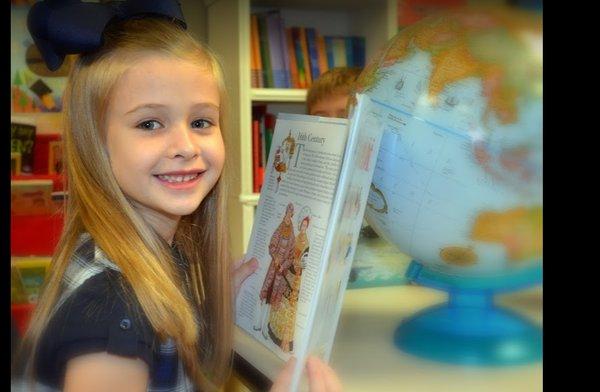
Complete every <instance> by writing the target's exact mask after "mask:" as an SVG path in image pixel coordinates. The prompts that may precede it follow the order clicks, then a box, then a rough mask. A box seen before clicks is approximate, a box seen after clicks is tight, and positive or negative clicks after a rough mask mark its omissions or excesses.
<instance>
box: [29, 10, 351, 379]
mask: <svg viewBox="0 0 600 392" xmlns="http://www.w3.org/2000/svg"><path fill="white" fill-rule="evenodd" d="M63 111H64V116H65V126H64V133H63V140H64V148H65V170H66V175H67V178H68V200H67V204H66V211H65V226H64V231H63V234H62V237H61V239H60V242H59V244H58V246H57V250H56V252H55V255H54V257H53V260H52V267H51V271H50V274H49V276H48V278H47V283H46V287H45V288H44V292H43V294H42V295H41V296H40V301H39V303H38V305H37V308H36V312H35V315H34V317H33V319H32V321H31V325H30V328H29V330H28V332H27V335H26V337H25V346H24V351H23V353H24V356H23V358H25V359H26V361H25V363H26V364H25V367H26V369H25V370H26V376H27V377H26V379H33V380H35V384H31V385H32V386H33V385H36V386H37V389H35V390H47V389H44V388H47V387H49V388H52V389H61V390H65V391H91V390H93V391H105V390H109V391H142V390H165V391H193V390H215V389H218V388H220V387H221V386H222V385H223V384H224V382H225V381H226V379H227V378H228V376H229V370H230V366H231V358H232V329H233V300H234V299H233V298H232V297H233V287H232V286H233V285H232V281H233V280H235V281H236V285H239V282H241V281H242V280H243V279H244V277H245V276H246V275H247V273H245V272H242V269H238V270H237V275H236V276H235V278H234V277H232V271H231V263H230V260H229V257H228V252H227V239H226V233H227V223H226V222H227V221H226V217H225V192H224V183H223V178H221V177H222V176H221V175H222V173H223V171H224V162H225V148H224V142H223V138H222V135H223V133H225V132H224V129H225V126H226V124H225V118H226V104H225V87H224V82H223V76H222V73H221V69H220V66H219V64H218V62H217V61H216V60H215V57H214V55H213V54H211V52H210V51H209V50H208V49H207V48H205V47H203V46H201V45H200V44H198V43H197V42H196V41H195V40H194V39H193V38H192V37H191V36H190V35H189V34H188V33H187V32H185V30H184V29H182V28H181V27H180V26H179V25H177V24H175V23H173V22H172V21H168V20H166V19H164V20H163V19H160V18H144V19H130V20H125V21H121V22H118V23H112V24H110V25H109V26H108V27H107V28H106V29H105V30H104V34H103V44H102V46H101V47H100V48H99V49H97V50H95V51H93V52H89V53H85V54H83V55H80V56H79V58H78V59H77V61H76V62H75V63H74V66H73V68H72V70H71V74H70V76H69V81H68V85H67V88H66V90H65V94H64V104H63ZM245 267H246V268H248V267H247V265H245ZM292 366H293V361H291V362H290V363H289V364H288V365H287V366H286V368H285V369H284V370H283V372H282V373H281V375H280V376H279V378H278V379H277V380H276V381H275V382H274V385H273V390H275V391H284V390H286V389H287V385H288V384H289V382H290V375H291V369H292ZM307 368H308V369H307V370H308V375H309V380H310V384H311V388H312V390H314V391H317V390H340V384H339V381H338V380H337V378H336V376H335V374H333V372H332V370H331V369H330V368H329V367H328V366H327V365H325V364H323V363H322V362H320V361H319V360H317V359H315V358H312V359H310V360H309V362H308V364H307Z"/></svg>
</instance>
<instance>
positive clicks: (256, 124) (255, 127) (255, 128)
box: [252, 118, 260, 193]
mask: <svg viewBox="0 0 600 392" xmlns="http://www.w3.org/2000/svg"><path fill="white" fill-rule="evenodd" d="M259 133H260V120H259V119H256V118H253V119H252V180H253V181H252V192H255V193H256V192H258V174H259V170H258V162H259V157H258V154H259V149H258V138H259Z"/></svg>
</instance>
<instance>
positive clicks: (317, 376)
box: [306, 357, 327, 392]
mask: <svg viewBox="0 0 600 392" xmlns="http://www.w3.org/2000/svg"><path fill="white" fill-rule="evenodd" d="M306 368H307V372H308V385H309V390H310V392H325V391H327V389H326V388H325V380H324V374H323V370H322V366H321V364H320V363H319V362H318V361H316V360H315V357H311V358H308V360H307V361H306Z"/></svg>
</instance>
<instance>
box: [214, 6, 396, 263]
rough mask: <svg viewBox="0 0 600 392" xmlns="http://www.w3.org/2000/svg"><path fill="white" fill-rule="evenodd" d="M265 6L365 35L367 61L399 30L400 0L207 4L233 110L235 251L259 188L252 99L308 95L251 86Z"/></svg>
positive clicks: (325, 29) (289, 21)
mask: <svg viewBox="0 0 600 392" xmlns="http://www.w3.org/2000/svg"><path fill="white" fill-rule="evenodd" d="M349 4H351V6H349ZM267 7H268V8H269V9H277V10H280V11H281V12H282V16H283V17H284V19H285V25H286V26H304V27H314V28H316V29H317V30H318V31H319V32H320V33H321V34H323V35H332V36H362V37H364V38H365V43H366V47H365V49H366V50H365V54H366V59H365V60H366V63H368V62H369V60H370V59H371V58H372V57H373V56H375V54H376V53H377V51H378V50H379V49H380V48H381V47H382V46H383V45H385V43H386V42H387V40H388V39H389V38H391V37H392V36H393V35H394V34H395V33H396V31H397V24H396V16H397V9H398V4H397V0H373V1H369V2H364V1H358V0H356V1H354V0H353V1H350V2H347V1H345V0H344V1H342V0H318V1H312V0H310V1H300V0H281V1H277V2H274V1H262V0H232V1H219V2H213V3H212V4H211V5H210V6H209V7H207V14H206V21H207V31H206V32H207V37H208V42H207V43H208V45H209V46H210V47H211V48H212V49H213V50H214V51H215V52H216V53H217V54H218V55H219V57H220V58H221V63H222V64H223V68H224V75H225V80H226V81H227V87H228V93H229V102H230V113H235V115H232V116H231V119H230V124H229V127H228V128H227V130H226V131H225V140H226V141H227V143H228V149H229V151H230V152H231V153H230V155H229V156H228V159H229V160H230V162H231V165H230V169H231V172H230V176H229V178H233V179H235V180H233V181H231V183H230V184H229V195H230V196H229V200H228V205H227V206H228V213H229V217H230V218H229V223H230V224H229V227H230V228H231V230H230V237H231V238H230V244H231V253H232V255H233V256H234V257H239V256H241V255H242V254H243V253H244V252H245V249H246V246H247V244H248V241H249V239H250V231H251V229H252V222H253V219H254V213H255V208H256V203H257V200H258V194H257V193H255V192H253V187H254V184H253V180H254V174H253V154H252V143H253V138H252V105H253V103H266V104H281V105H290V106H293V105H299V104H302V103H303V102H304V101H305V99H306V90H304V89H264V88H263V89H256V88H252V75H251V68H252V61H251V53H252V48H251V39H250V37H251V14H252V13H253V12H263V11H268V9H266V8H267ZM281 110H284V111H287V108H286V109H281ZM273 114H275V115H276V114H277V109H273Z"/></svg>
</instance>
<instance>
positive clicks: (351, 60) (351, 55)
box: [344, 37, 354, 67]
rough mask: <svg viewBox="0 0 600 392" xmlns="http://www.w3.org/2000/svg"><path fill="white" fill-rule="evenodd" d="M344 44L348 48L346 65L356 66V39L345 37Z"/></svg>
mask: <svg viewBox="0 0 600 392" xmlns="http://www.w3.org/2000/svg"><path fill="white" fill-rule="evenodd" d="M344 46H345V48H346V66H348V67H353V66H354V39H353V37H344Z"/></svg>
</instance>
